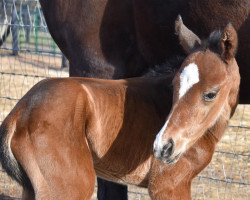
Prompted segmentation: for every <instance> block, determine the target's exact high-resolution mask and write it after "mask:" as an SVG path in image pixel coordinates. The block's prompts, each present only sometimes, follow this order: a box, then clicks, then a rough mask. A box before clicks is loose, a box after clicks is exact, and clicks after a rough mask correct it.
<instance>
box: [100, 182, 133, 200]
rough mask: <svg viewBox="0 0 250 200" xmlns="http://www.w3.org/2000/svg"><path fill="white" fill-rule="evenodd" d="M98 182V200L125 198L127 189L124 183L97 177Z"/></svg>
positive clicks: (122, 199)
mask: <svg viewBox="0 0 250 200" xmlns="http://www.w3.org/2000/svg"><path fill="white" fill-rule="evenodd" d="M97 183H98V192H97V198H98V200H114V199H115V200H127V199H128V195H127V192H128V189H127V186H125V185H120V184H117V183H113V182H110V181H106V180H103V179H101V178H97Z"/></svg>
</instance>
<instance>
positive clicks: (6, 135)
mask: <svg viewBox="0 0 250 200" xmlns="http://www.w3.org/2000/svg"><path fill="white" fill-rule="evenodd" d="M15 131H16V120H8V117H7V118H6V119H5V120H4V121H3V123H2V125H1V126H0V163H1V164H2V167H3V169H4V170H5V171H6V172H7V174H8V175H9V176H10V177H11V178H13V179H14V180H16V181H17V182H18V183H19V184H21V185H22V186H25V187H26V188H28V187H31V183H30V180H29V178H28V177H27V175H26V173H25V172H24V170H23V169H22V167H21V165H20V164H19V163H18V161H17V160H16V159H15V157H14V155H13V153H12V150H11V148H10V143H11V138H12V136H13V134H14V133H15Z"/></svg>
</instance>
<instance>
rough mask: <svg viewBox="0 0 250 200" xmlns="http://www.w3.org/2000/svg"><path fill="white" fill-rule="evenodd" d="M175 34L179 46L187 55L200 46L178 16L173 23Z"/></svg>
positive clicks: (197, 38)
mask: <svg viewBox="0 0 250 200" xmlns="http://www.w3.org/2000/svg"><path fill="white" fill-rule="evenodd" d="M175 32H176V35H178V37H179V41H180V45H181V46H182V48H183V49H184V51H185V52H186V53H187V54H189V53H191V52H192V51H193V50H194V49H195V48H197V47H199V46H200V45H201V40H200V38H199V37H198V36H197V35H195V34H194V33H193V32H192V31H191V30H189V29H188V28H187V27H186V26H185V25H184V24H183V21H182V18H181V16H180V15H178V17H177V19H176V21H175Z"/></svg>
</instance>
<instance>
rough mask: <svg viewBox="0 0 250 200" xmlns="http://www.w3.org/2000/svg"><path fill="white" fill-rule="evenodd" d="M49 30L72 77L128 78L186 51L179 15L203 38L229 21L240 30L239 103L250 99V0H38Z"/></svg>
mask: <svg viewBox="0 0 250 200" xmlns="http://www.w3.org/2000/svg"><path fill="white" fill-rule="evenodd" d="M40 2H41V5H42V9H43V12H44V15H45V19H46V22H47V24H48V28H49V31H50V33H51V35H52V37H53V38H54V40H55V41H56V43H57V44H58V46H59V47H60V49H61V50H62V52H63V53H64V54H65V55H66V57H67V58H68V59H69V61H70V74H71V75H72V76H87V77H99V78H113V79H117V78H128V77H132V76H141V74H142V73H143V72H144V71H145V70H147V69H148V68H150V67H153V66H154V65H158V64H161V63H164V62H165V61H166V60H167V59H168V58H171V57H172V56H173V55H178V54H183V51H182V49H181V46H180V45H177V42H178V40H177V37H176V36H175V35H174V32H175V30H174V25H173V23H172V22H173V21H174V20H175V18H176V16H177V15H178V14H181V15H182V17H183V20H184V21H185V22H186V24H187V25H188V27H190V29H191V30H193V31H194V32H195V33H196V34H197V35H198V36H199V37H200V38H206V37H207V36H208V35H209V34H210V32H211V31H213V30H215V29H220V28H222V27H224V26H225V25H226V24H227V23H229V22H231V23H232V24H233V25H234V27H235V28H236V30H238V33H239V51H238V55H237V61H238V64H239V66H240V72H241V74H242V83H243V84H241V90H240V102H241V103H249V102H250V93H249V91H250V84H248V83H249V82H250V80H249V77H250V66H249V63H250V60H249V59H250V57H249V56H248V54H249V52H250V43H249V39H248V38H249V35H250V17H249V10H250V1H249V0H241V1H238V0H229V1H218V0H209V1H203V0H178V1H167V0H164V1H145V0H144V1H142V0H133V1H131V0H124V1H122V2H118V1H114V0H105V1H93V0H84V1H82V0H74V1H70V0H67V1H65V0H64V1H62V0H51V1H45V0H40Z"/></svg>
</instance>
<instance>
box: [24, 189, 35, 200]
mask: <svg viewBox="0 0 250 200" xmlns="http://www.w3.org/2000/svg"><path fill="white" fill-rule="evenodd" d="M22 200H35V194H34V191H33V190H32V191H31V190H30V189H27V188H23V192H22Z"/></svg>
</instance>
